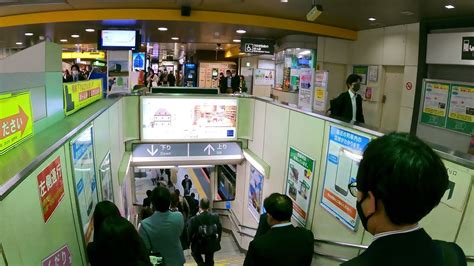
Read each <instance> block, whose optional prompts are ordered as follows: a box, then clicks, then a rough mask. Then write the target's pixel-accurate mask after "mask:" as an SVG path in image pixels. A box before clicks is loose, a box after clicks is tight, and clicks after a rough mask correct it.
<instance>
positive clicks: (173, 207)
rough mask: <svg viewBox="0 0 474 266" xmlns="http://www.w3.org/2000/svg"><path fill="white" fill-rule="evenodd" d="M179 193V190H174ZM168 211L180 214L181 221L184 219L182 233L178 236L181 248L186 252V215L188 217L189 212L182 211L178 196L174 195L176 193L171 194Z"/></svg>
mask: <svg viewBox="0 0 474 266" xmlns="http://www.w3.org/2000/svg"><path fill="white" fill-rule="evenodd" d="M176 191H178V192H179V190H176ZM170 211H171V212H180V213H181V214H182V215H183V219H184V228H183V232H182V233H181V235H180V237H179V238H180V240H181V247H182V248H183V250H186V249H188V248H189V241H188V232H187V229H188V226H187V224H188V223H187V222H188V218H187V217H188V215H189V211H188V213H184V212H183V211H184V210H183V204H182V202H180V200H179V194H178V193H176V192H172V193H171V204H170Z"/></svg>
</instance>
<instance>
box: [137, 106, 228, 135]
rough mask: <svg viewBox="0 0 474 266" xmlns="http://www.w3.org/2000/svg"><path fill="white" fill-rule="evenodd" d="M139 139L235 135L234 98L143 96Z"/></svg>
mask: <svg viewBox="0 0 474 266" xmlns="http://www.w3.org/2000/svg"><path fill="white" fill-rule="evenodd" d="M141 106H142V116H141V117H142V130H141V131H142V140H190V139H192V140H199V139H200V140H211V139H212V140H218V139H219V140H229V139H236V137H237V136H236V128H237V100H236V99H183V98H179V99H178V98H152V97H150V98H142V105H141Z"/></svg>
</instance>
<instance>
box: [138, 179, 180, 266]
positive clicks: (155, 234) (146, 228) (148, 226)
mask: <svg viewBox="0 0 474 266" xmlns="http://www.w3.org/2000/svg"><path fill="white" fill-rule="evenodd" d="M152 203H153V206H154V208H155V213H153V215H152V216H150V217H149V218H147V219H145V220H143V221H142V222H141V224H140V227H139V230H138V232H139V234H140V236H141V238H142V239H143V241H144V242H145V247H146V248H147V250H149V251H151V252H153V253H160V254H161V256H162V257H163V259H164V262H165V265H166V266H182V265H183V264H184V262H185V259H184V253H183V249H182V247H181V241H180V235H181V233H182V232H183V229H184V218H183V215H182V214H181V213H179V212H171V211H170V210H169V209H170V203H171V194H170V191H169V190H168V189H167V188H164V187H157V188H155V189H154V190H153V192H152Z"/></svg>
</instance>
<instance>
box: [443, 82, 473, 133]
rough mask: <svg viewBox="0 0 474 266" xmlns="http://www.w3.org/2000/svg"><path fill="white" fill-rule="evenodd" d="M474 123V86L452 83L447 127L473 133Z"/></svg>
mask: <svg viewBox="0 0 474 266" xmlns="http://www.w3.org/2000/svg"><path fill="white" fill-rule="evenodd" d="M473 124H474V86H467V85H456V84H452V85H451V98H450V101H449V115H448V120H447V123H446V128H448V129H451V130H455V131H459V132H463V133H466V134H471V133H472V132H473V129H474V126H473Z"/></svg>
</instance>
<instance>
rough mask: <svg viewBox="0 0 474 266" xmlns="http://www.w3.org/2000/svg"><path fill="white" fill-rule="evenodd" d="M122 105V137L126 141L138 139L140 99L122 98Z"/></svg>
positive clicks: (132, 97) (133, 97) (136, 97)
mask: <svg viewBox="0 0 474 266" xmlns="http://www.w3.org/2000/svg"><path fill="white" fill-rule="evenodd" d="M122 101H123V105H122V108H123V109H122V111H123V114H124V115H123V120H122V121H123V123H124V124H123V135H124V136H123V137H124V139H126V140H130V139H139V138H140V131H139V128H140V104H139V102H140V97H138V96H130V97H124V98H122Z"/></svg>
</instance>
